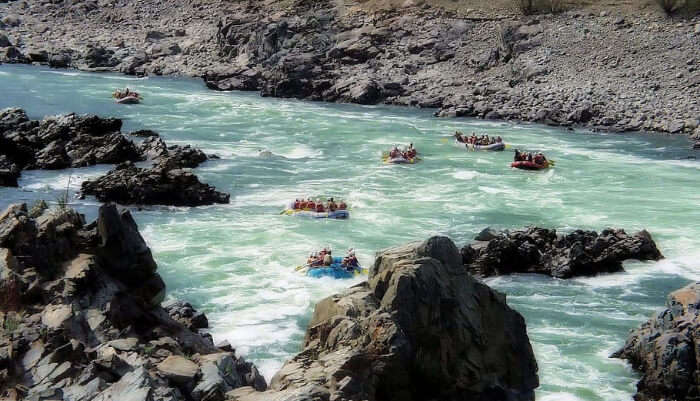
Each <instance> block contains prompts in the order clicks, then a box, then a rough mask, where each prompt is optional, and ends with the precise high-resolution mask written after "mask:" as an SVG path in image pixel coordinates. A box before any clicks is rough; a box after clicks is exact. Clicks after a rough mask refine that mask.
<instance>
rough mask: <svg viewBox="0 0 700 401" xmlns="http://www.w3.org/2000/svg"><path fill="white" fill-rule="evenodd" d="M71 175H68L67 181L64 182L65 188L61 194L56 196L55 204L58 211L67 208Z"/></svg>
mask: <svg viewBox="0 0 700 401" xmlns="http://www.w3.org/2000/svg"><path fill="white" fill-rule="evenodd" d="M71 178H72V176H71V175H69V176H68V183H67V184H66V189H65V190H64V191H63V192H62V193H61V195H60V196H59V197H58V198H56V205H57V207H58V211H60V212H62V211H65V210H66V209H67V208H68V205H69V202H68V201H69V200H70V180H71Z"/></svg>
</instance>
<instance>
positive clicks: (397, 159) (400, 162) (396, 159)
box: [383, 156, 418, 164]
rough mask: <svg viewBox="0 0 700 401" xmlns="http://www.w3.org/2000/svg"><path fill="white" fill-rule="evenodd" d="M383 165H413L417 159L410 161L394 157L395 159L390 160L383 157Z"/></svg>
mask: <svg viewBox="0 0 700 401" xmlns="http://www.w3.org/2000/svg"><path fill="white" fill-rule="evenodd" d="M383 159H384V163H387V164H413V163H415V162H416V161H417V160H418V158H417V157H414V158H412V159H406V158H405V157H395V158H393V159H392V158H390V157H388V156H387V157H384V158H383Z"/></svg>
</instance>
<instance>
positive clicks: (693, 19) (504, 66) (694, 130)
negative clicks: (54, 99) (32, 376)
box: [0, 0, 700, 136]
mask: <svg viewBox="0 0 700 401" xmlns="http://www.w3.org/2000/svg"><path fill="white" fill-rule="evenodd" d="M364 3H366V5H365V4H364ZM372 3H373V2H362V3H357V4H353V5H344V4H339V3H336V2H331V1H327V0H324V1H320V2H315V3H313V4H311V3H307V2H303V1H295V2H292V3H289V2H284V1H280V0H273V1H271V2H268V3H265V4H264V5H263V4H258V3H255V2H252V3H251V2H234V3H231V2H224V1H220V0H215V1H212V2H207V3H201V4H200V3H191V2H184V1H182V0H176V1H175V3H172V4H168V5H165V4H162V3H158V2H153V1H148V2H142V3H139V4H128V5H119V6H116V5H113V4H101V5H91V6H85V5H82V4H81V5H78V4H76V5H72V6H69V7H57V6H56V5H54V4H52V3H45V2H39V1H36V0H29V1H27V2H9V3H6V4H2V3H0V10H2V11H6V13H7V14H8V15H17V16H18V18H17V19H16V20H14V19H13V24H12V25H7V26H6V27H5V28H4V29H5V31H6V33H5V36H6V37H5V38H4V39H6V40H4V39H0V45H5V47H0V62H14V63H29V62H35V63H42V64H49V65H51V66H54V67H73V68H79V69H82V70H88V71H115V72H122V73H125V74H133V75H187V76H195V77H203V78H204V81H205V85H206V86H207V87H209V88H212V89H215V90H252V91H260V93H261V95H263V96H277V97H294V98H302V99H307V100H325V101H332V102H352V103H359V104H376V103H386V104H396V105H406V106H413V107H422V108H437V109H438V111H437V113H436V114H437V115H439V116H445V117H476V118H485V119H497V120H508V121H524V122H537V123H543V124H549V125H556V126H564V127H571V126H581V127H586V128H591V129H596V130H605V131H613V132H623V131H625V132H626V131H655V132H667V133H674V134H675V133H687V134H689V135H696V136H697V135H700V127H699V126H700V105H698V103H697V102H696V101H695V97H696V96H694V94H695V93H697V90H698V86H699V85H700V79H699V78H698V76H699V75H698V71H699V70H698V59H697V57H693V56H692V55H695V54H698V53H700V44H699V43H698V41H697V37H698V34H697V29H696V27H697V26H698V24H700V16H698V15H695V16H693V15H686V16H684V17H679V18H675V19H672V18H669V17H667V16H666V15H665V14H663V12H661V10H660V8H659V9H655V8H654V7H651V8H649V7H647V8H642V7H640V6H634V5H631V6H629V7H621V8H614V7H609V8H610V10H609V11H606V12H605V13H599V12H594V11H592V9H588V8H586V7H581V8H574V9H571V10H569V11H566V12H562V13H559V14H555V15H537V16H530V17H524V16H519V15H514V14H513V12H512V10H506V9H498V8H495V7H493V6H491V5H489V4H478V5H475V6H474V7H472V8H470V9H468V10H460V9H459V8H460V4H459V3H455V4H454V5H445V4H440V5H438V4H437V3H436V2H434V1H431V0H428V1H426V2H420V3H421V4H418V3H416V2H408V3H406V4H405V5H403V6H401V7H389V8H386V7H374V6H372ZM414 3H415V4H414ZM86 15H89V16H90V18H86ZM14 22H16V23H14ZM76 31H79V32H90V33H91V40H89V41H82V40H78V39H77V38H76V37H75V36H74V35H73V32H76ZM600 43H606V44H607V45H606V46H600V45H599V44H600Z"/></svg>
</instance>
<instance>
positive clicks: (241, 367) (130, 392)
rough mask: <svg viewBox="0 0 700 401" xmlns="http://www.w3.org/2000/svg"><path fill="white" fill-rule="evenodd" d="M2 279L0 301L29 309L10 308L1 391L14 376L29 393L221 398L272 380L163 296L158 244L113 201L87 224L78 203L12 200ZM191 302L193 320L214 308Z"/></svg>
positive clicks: (3, 218) (187, 309)
mask: <svg viewBox="0 0 700 401" xmlns="http://www.w3.org/2000/svg"><path fill="white" fill-rule="evenodd" d="M14 255H22V258H15V257H14ZM0 289H1V290H0V308H3V310H5V309H6V308H9V309H12V310H20V311H21V312H18V313H15V312H11V315H10V319H12V321H15V322H18V323H13V325H14V326H16V328H13V329H12V330H11V331H8V330H0V371H2V375H1V377H2V380H0V397H4V396H5V395H6V394H9V393H8V391H14V390H11V389H14V387H15V385H17V386H18V387H17V388H21V389H23V393H24V395H26V397H25V398H27V399H45V400H53V399H57V400H58V399H62V400H70V401H89V400H104V401H107V400H148V401H151V400H173V401H174V400H182V399H188V400H189V399H197V400H213V398H207V397H214V396H216V395H217V394H218V395H222V394H224V393H225V392H227V391H230V390H233V389H235V388H237V387H241V386H255V387H256V388H259V389H261V390H263V389H264V388H265V387H266V385H265V381H264V379H263V378H262V377H261V376H260V375H259V373H258V371H257V369H256V368H255V367H254V366H253V365H252V364H250V363H248V362H246V361H245V360H244V359H243V358H236V356H235V354H234V353H233V352H227V351H226V350H223V349H219V348H216V347H215V346H214V345H213V343H212V341H211V336H207V335H203V334H199V333H197V332H195V331H193V330H191V329H190V328H189V327H187V326H185V325H183V324H182V323H180V322H178V321H177V320H175V319H173V318H172V317H170V316H169V315H168V312H166V310H165V309H163V308H162V307H161V306H160V302H161V300H162V299H163V296H164V294H165V284H163V281H162V279H161V278H160V276H159V275H158V274H157V273H156V265H155V261H154V260H153V258H152V256H151V252H150V250H149V248H148V246H147V245H146V243H145V242H144V240H143V238H142V237H141V235H140V234H139V232H138V227H137V226H136V223H135V222H134V221H133V218H132V217H131V214H130V213H129V212H128V211H121V212H120V211H119V210H117V209H116V207H115V206H114V205H104V206H102V207H101V208H100V210H99V211H98V218H97V221H96V222H93V223H91V224H87V225H86V224H85V223H84V221H83V217H82V216H81V215H79V214H78V213H76V212H75V211H73V210H71V209H66V210H53V211H51V212H50V213H38V214H37V215H30V213H29V212H28V211H27V207H26V205H12V206H10V207H8V209H6V210H5V211H4V212H2V213H0ZM181 305H182V309H179V310H180V311H182V313H183V314H185V315H187V319H189V322H188V323H189V324H188V325H189V326H192V327H201V326H204V322H206V320H207V319H206V317H205V316H204V315H203V314H201V313H198V312H197V311H196V310H194V309H193V308H192V307H191V306H190V305H189V304H186V303H182V304H181ZM5 315H6V314H5V312H3V311H0V323H1V324H2V325H3V327H4V325H5V321H6V319H5ZM183 355H195V357H193V359H192V360H187V359H185V358H184V356H183ZM156 366H157V367H156ZM212 366H213V367H215V368H216V369H217V371H216V372H214V371H213V370H212ZM8 367H11V369H8ZM202 369H204V370H203V371H202ZM200 371H202V372H203V374H202V375H201V377H200V374H199V372H200ZM157 372H160V373H157ZM214 373H216V377H215V376H212V374H214ZM195 388H198V389H199V390H200V391H199V392H198V393H197V394H198V396H196V397H195V395H194V394H193V391H194V389H195ZM197 397H199V398H197Z"/></svg>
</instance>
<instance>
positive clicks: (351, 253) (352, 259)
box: [342, 248, 360, 271]
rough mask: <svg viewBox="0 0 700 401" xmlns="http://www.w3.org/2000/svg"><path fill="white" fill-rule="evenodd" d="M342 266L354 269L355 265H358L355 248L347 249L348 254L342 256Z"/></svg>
mask: <svg viewBox="0 0 700 401" xmlns="http://www.w3.org/2000/svg"><path fill="white" fill-rule="evenodd" d="M342 264H343V266H345V268H346V269H347V270H350V271H351V270H354V268H355V267H359V266H360V262H358V261H357V257H356V256H355V250H354V249H352V248H350V249H348V254H347V256H345V257H344V258H343V263H342Z"/></svg>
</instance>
